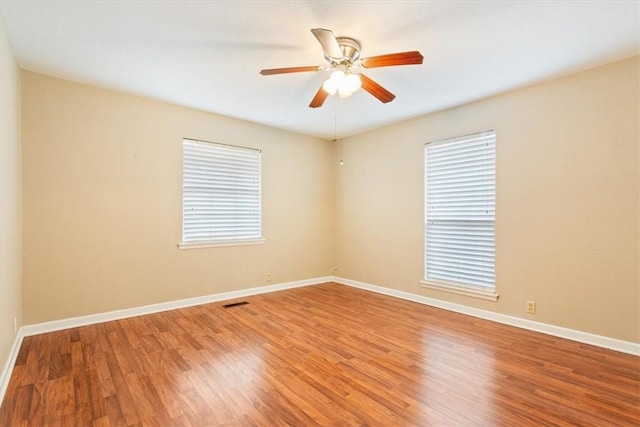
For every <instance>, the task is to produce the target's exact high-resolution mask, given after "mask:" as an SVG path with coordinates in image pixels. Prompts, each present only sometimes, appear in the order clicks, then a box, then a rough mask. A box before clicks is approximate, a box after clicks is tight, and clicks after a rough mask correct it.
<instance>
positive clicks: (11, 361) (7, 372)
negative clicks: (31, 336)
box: [0, 328, 24, 405]
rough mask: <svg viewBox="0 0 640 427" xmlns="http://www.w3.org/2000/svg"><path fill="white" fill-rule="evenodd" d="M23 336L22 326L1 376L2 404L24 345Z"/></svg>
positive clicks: (0, 393) (0, 391) (0, 395)
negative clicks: (21, 347)
mask: <svg viewBox="0 0 640 427" xmlns="http://www.w3.org/2000/svg"><path fill="white" fill-rule="evenodd" d="M23 338H24V334H23V333H22V328H20V329H18V333H17V334H16V338H15V339H14V340H13V345H12V346H11V351H10V352H9V358H8V359H7V362H6V363H5V364H4V368H3V369H2V375H1V376H0V405H2V401H3V400H4V394H5V393H6V391H7V387H8V386H9V380H10V379H11V373H12V372H13V367H14V365H15V364H16V360H17V359H18V353H19V352H20V346H21V345H22V339H23Z"/></svg>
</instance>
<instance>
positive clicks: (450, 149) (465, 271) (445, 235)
mask: <svg viewBox="0 0 640 427" xmlns="http://www.w3.org/2000/svg"><path fill="white" fill-rule="evenodd" d="M495 149H496V135H495V132H493V131H490V132H483V133H480V134H474V135H469V136H466V137H461V138H455V139H448V140H445V141H439V142H433V143H429V144H427V145H426V146H425V242H424V245H425V281H426V282H435V283H442V284H445V285H461V286H465V287H473V288H479V289H482V290H487V291H493V290H494V288H495V257H494V252H495V165H496V162H495V158H496V157H495V151H496V150H495Z"/></svg>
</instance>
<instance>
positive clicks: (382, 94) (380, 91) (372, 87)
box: [360, 74, 396, 104]
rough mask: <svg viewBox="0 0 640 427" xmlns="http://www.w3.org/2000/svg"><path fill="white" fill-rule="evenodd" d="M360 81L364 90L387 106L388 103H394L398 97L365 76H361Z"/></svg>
mask: <svg viewBox="0 0 640 427" xmlns="http://www.w3.org/2000/svg"><path fill="white" fill-rule="evenodd" d="M360 81H361V82H362V89H364V90H366V91H367V92H369V93H370V94H371V95H373V96H375V97H376V98H378V99H379V100H380V102H383V103H385V104H386V103H387V102H391V101H393V99H394V98H395V97H396V96H395V95H394V94H392V93H391V92H389V91H388V90H386V89H385V88H383V87H382V86H380V85H379V84H378V83H376V82H374V81H373V80H371V79H370V78H369V77H367V76H365V75H362V74H360Z"/></svg>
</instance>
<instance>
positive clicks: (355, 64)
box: [260, 28, 423, 108]
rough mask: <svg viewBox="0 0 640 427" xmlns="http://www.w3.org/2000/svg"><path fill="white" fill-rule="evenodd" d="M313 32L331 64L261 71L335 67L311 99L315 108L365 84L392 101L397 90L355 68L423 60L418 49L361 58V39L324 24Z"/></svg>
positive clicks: (347, 94) (273, 70) (273, 72)
mask: <svg viewBox="0 0 640 427" xmlns="http://www.w3.org/2000/svg"><path fill="white" fill-rule="evenodd" d="M311 32H312V33H313V35H314V36H315V37H316V39H318V42H320V45H321V46H322V50H323V51H324V58H325V59H326V60H327V62H329V66H328V67H322V66H307V67H288V68H271V69H266V70H262V71H260V74H262V75H263V76H270V75H274V74H286V73H300V72H307V71H333V72H332V73H331V76H330V77H329V78H328V79H327V80H326V81H325V82H324V83H323V84H322V86H321V87H320V89H318V92H316V94H315V96H314V97H313V99H312V100H311V103H310V104H309V107H311V108H318V107H321V106H322V104H323V103H324V101H325V100H326V99H327V97H328V96H329V95H334V94H336V93H338V96H339V97H340V98H347V97H349V96H351V95H352V94H353V93H355V92H356V91H357V90H358V89H360V88H361V87H362V88H363V89H364V90H365V91H367V92H369V93H370V94H371V95H373V96H374V97H376V98H377V99H378V100H379V101H380V102H383V103H387V102H391V101H393V99H394V98H395V97H396V96H395V95H394V94H392V93H391V92H389V91H388V90H387V89H385V88H383V87H382V86H380V85H379V84H378V83H376V82H374V81H373V80H371V79H370V78H368V77H367V76H365V75H364V74H362V73H361V72H358V71H357V70H354V69H357V68H376V67H390V66H394V65H414V64H422V60H423V56H422V55H421V54H420V52H418V51H411V52H401V53H391V54H387V55H379V56H372V57H369V58H363V59H360V43H359V42H358V41H357V40H356V39H353V38H351V37H336V36H334V35H333V32H331V30H325V29H324V28H314V29H312V30H311Z"/></svg>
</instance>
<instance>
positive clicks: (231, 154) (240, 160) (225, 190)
mask: <svg viewBox="0 0 640 427" xmlns="http://www.w3.org/2000/svg"><path fill="white" fill-rule="evenodd" d="M260 160H261V153H260V151H259V150H254V149H249V148H242V147H234V146H230V145H222V144H214V143H210V142H203V141H195V140H192V139H184V140H183V141H182V243H181V244H180V245H179V246H180V247H203V246H222V245H234V244H253V243H262V242H263V240H262V229H261V228H262V227H261V222H262V220H261V186H260V166H261V165H260V163H261V161H260Z"/></svg>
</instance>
